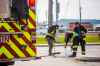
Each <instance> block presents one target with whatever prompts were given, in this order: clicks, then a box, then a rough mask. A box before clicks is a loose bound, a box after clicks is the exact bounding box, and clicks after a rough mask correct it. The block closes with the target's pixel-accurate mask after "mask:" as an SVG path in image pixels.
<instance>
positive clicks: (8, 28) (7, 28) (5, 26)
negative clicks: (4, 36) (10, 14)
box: [3, 23, 14, 32]
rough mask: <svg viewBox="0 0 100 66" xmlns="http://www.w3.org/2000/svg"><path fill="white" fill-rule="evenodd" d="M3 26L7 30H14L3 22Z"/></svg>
mask: <svg viewBox="0 0 100 66" xmlns="http://www.w3.org/2000/svg"><path fill="white" fill-rule="evenodd" d="M3 26H4V28H5V29H6V30H7V31H9V32H14V30H13V29H12V28H11V27H10V26H9V25H8V24H7V23H3Z"/></svg>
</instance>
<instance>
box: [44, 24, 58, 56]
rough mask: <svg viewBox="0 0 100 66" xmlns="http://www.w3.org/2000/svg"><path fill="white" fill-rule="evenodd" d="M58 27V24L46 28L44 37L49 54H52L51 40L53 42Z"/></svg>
mask: <svg viewBox="0 0 100 66" xmlns="http://www.w3.org/2000/svg"><path fill="white" fill-rule="evenodd" d="M58 27H59V26H58V25H52V26H50V27H49V28H48V33H47V35H46V39H47V42H48V46H49V56H51V55H52V49H53V42H55V35H56V30H57V29H58Z"/></svg>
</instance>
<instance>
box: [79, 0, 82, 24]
mask: <svg viewBox="0 0 100 66" xmlns="http://www.w3.org/2000/svg"><path fill="white" fill-rule="evenodd" d="M79 22H80V23H81V22H82V6H81V0H79Z"/></svg>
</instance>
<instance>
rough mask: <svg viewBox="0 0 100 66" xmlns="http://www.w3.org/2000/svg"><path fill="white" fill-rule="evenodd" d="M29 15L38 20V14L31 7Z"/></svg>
mask: <svg viewBox="0 0 100 66" xmlns="http://www.w3.org/2000/svg"><path fill="white" fill-rule="evenodd" d="M29 16H31V17H32V19H33V20H36V14H35V13H34V12H32V10H31V9H29Z"/></svg>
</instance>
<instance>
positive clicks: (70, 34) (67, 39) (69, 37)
mask: <svg viewBox="0 0 100 66" xmlns="http://www.w3.org/2000/svg"><path fill="white" fill-rule="evenodd" d="M72 36H73V33H71V32H70V33H66V34H65V43H66V44H65V46H64V47H65V48H66V46H67V44H68V42H69V41H70V40H71V39H72Z"/></svg>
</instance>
